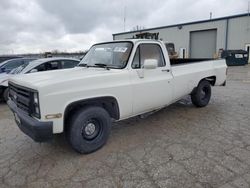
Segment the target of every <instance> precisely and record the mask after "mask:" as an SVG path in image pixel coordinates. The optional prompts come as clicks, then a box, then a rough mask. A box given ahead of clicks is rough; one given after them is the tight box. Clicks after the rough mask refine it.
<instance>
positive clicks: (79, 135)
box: [8, 39, 227, 153]
mask: <svg viewBox="0 0 250 188" xmlns="http://www.w3.org/2000/svg"><path fill="white" fill-rule="evenodd" d="M176 61H177V60H175V62H174V64H173V63H172V62H171V61H170V59H169V56H168V52H167V49H166V46H165V44H164V43H163V42H161V41H156V40H143V39H137V40H135V39H134V40H123V41H112V42H107V43H100V44H96V45H94V46H92V48H91V49H90V50H89V52H88V53H87V55H86V56H85V57H84V58H83V60H82V61H81V63H80V64H79V66H78V67H77V68H74V69H71V70H61V71H56V72H53V73H52V72H44V73H40V74H29V75H20V76H17V77H13V78H11V79H10V81H9V87H10V100H9V101H8V105H9V107H10V109H11V110H12V111H13V113H14V116H15V120H16V123H17V125H18V126H19V128H20V129H21V130H22V131H23V132H24V133H25V134H27V135H29V136H30V137H31V138H32V139H34V140H35V141H37V142H44V141H47V140H49V139H51V138H52V137H53V135H54V134H57V133H62V132H66V135H67V138H68V141H69V143H70V144H71V146H72V147H73V148H74V149H75V150H76V151H77V152H80V153H90V152H93V151H96V150H97V149H99V148H101V147H102V146H103V145H104V144H105V143H106V141H107V139H108V137H109V134H110V130H111V122H112V121H113V120H115V121H119V120H123V119H127V118H130V117H133V116H137V115H141V114H144V113H147V112H151V111H155V110H158V109H161V108H164V107H166V106H168V105H169V104H171V103H174V102H176V101H177V100H179V99H181V98H182V97H183V96H186V95H191V99H192V102H193V104H194V105H195V106H197V107H204V106H206V105H207V104H208V103H209V100H210V97H211V86H221V85H225V83H226V72H227V65H226V62H225V60H224V59H221V60H205V61H202V60H200V61H199V62H187V60H186V61H185V62H178V63H176Z"/></svg>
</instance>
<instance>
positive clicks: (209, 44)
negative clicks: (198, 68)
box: [190, 29, 217, 58]
mask: <svg viewBox="0 0 250 188" xmlns="http://www.w3.org/2000/svg"><path fill="white" fill-rule="evenodd" d="M216 40H217V30H216V29H212V30H206V31H192V32H190V57H191V58H212V57H213V56H214V54H215V52H216Z"/></svg>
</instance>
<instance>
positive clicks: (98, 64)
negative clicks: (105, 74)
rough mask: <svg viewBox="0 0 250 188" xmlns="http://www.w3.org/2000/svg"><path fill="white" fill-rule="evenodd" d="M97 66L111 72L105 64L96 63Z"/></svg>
mask: <svg viewBox="0 0 250 188" xmlns="http://www.w3.org/2000/svg"><path fill="white" fill-rule="evenodd" d="M95 66H97V67H101V68H106V69H107V70H109V67H108V66H107V65H106V64H104V63H96V64H95Z"/></svg>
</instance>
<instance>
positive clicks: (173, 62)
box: [170, 58, 214, 65]
mask: <svg viewBox="0 0 250 188" xmlns="http://www.w3.org/2000/svg"><path fill="white" fill-rule="evenodd" d="M210 60H214V59H209V58H185V59H170V64H171V65H180V64H189V63H196V62H202V61H210Z"/></svg>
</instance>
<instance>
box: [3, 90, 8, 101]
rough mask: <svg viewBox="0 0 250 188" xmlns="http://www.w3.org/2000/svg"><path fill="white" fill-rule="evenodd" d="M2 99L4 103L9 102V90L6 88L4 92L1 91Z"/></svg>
mask: <svg viewBox="0 0 250 188" xmlns="http://www.w3.org/2000/svg"><path fill="white" fill-rule="evenodd" d="M3 99H4V101H5V102H7V101H8V100H9V89H8V88H6V89H5V90H4V91H3Z"/></svg>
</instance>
